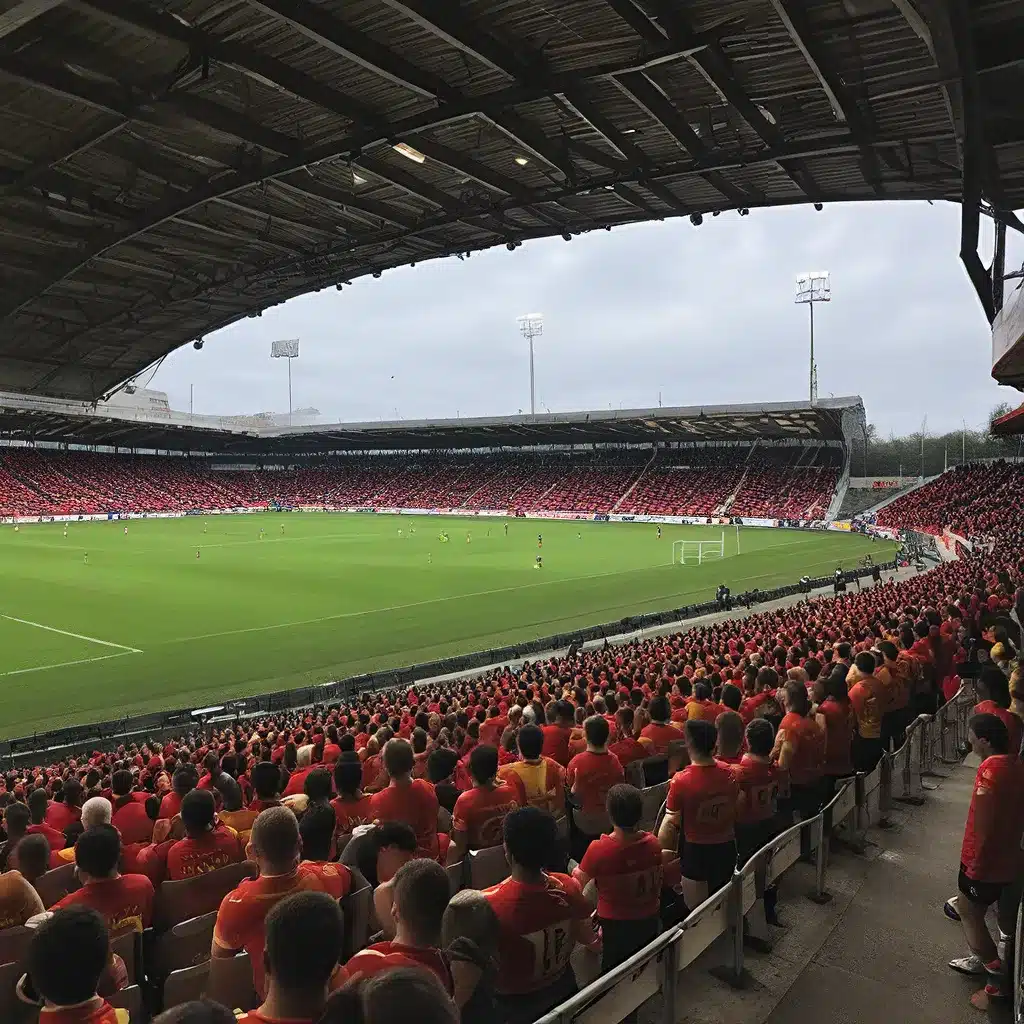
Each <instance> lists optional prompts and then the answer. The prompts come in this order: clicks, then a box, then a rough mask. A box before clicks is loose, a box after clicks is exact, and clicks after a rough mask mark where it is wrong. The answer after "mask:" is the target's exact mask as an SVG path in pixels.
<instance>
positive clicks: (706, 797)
mask: <svg viewBox="0 0 1024 1024" xmlns="http://www.w3.org/2000/svg"><path fill="white" fill-rule="evenodd" d="M717 739H718V734H717V732H716V731H715V727H714V726H713V725H712V724H711V723H710V722H706V721H704V719H702V718H693V719H690V720H689V721H688V722H687V723H686V749H687V752H688V753H689V755H690V764H689V765H688V766H687V767H686V768H684V769H683V770H682V771H681V772H676V774H675V775H674V776H673V777H672V781H671V782H670V783H669V787H668V799H667V800H666V802H665V810H666V814H665V820H664V821H663V822H662V825H661V831H660V832H659V833H658V838H659V839H660V840H661V846H662V849H664V850H671V851H675V850H677V849H678V850H679V861H680V865H679V866H680V871H681V872H682V875H683V877H684V878H689V879H691V880H693V881H696V882H707V886H708V894H709V895H710V894H711V893H714V892H717V891H718V890H719V889H721V888H722V886H723V885H725V884H727V883H728V881H729V879H730V878H732V873H733V869H734V868H735V866H736V833H735V825H736V805H737V801H738V799H739V792H740V787H739V784H738V783H737V782H736V780H735V779H734V778H733V776H732V774H731V772H730V771H729V768H728V766H726V765H721V764H719V763H718V762H717V761H716V760H715V756H714V750H715V743H716V742H717Z"/></svg>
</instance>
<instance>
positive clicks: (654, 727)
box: [640, 697, 683, 757]
mask: <svg viewBox="0 0 1024 1024" xmlns="http://www.w3.org/2000/svg"><path fill="white" fill-rule="evenodd" d="M647 713H648V714H649V715H650V716H651V724H650V725H645V726H644V727H643V729H642V730H641V731H640V742H641V743H642V744H643V745H644V746H645V747H647V756H648V757H660V756H662V755H663V754H667V753H668V745H669V744H670V743H671V742H673V740H681V739H682V738H683V734H682V733H681V732H680V731H679V730H678V729H677V728H676V727H675V726H674V725H672V724H670V723H671V720H672V709H671V707H670V706H669V703H668V698H667V697H655V698H654V700H652V701H651V703H650V704H649V705H648V707H647Z"/></svg>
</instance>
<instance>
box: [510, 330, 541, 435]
mask: <svg viewBox="0 0 1024 1024" xmlns="http://www.w3.org/2000/svg"><path fill="white" fill-rule="evenodd" d="M516 323H517V324H519V333H520V334H522V336H523V337H524V338H526V339H527V341H529V343H530V415H531V416H536V414H537V392H536V387H535V384H534V375H533V339H534V338H539V337H540V336H541V335H542V334H543V333H544V314H543V313H526V314H525V315H523V316H517V317H516Z"/></svg>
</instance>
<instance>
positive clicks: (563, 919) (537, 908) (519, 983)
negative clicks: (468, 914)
mask: <svg viewBox="0 0 1024 1024" xmlns="http://www.w3.org/2000/svg"><path fill="white" fill-rule="evenodd" d="M484 896H485V897H486V898H487V901H488V903H490V905H491V907H492V909H493V910H494V912H495V914H496V915H497V917H498V924H499V926H500V932H499V935H498V976H497V978H496V979H495V983H494V988H495V991H496V992H498V993H500V994H502V995H520V994H525V993H529V992H537V991H539V990H540V989H543V988H546V987H547V986H548V985H550V984H551V983H552V982H554V981H557V980H558V978H559V977H560V976H561V975H562V974H563V973H564V971H565V970H566V968H567V967H568V966H569V956H570V954H571V953H572V951H573V948H574V947H575V945H576V940H575V938H574V936H573V929H574V925H575V923H576V922H577V921H583V920H586V919H587V918H589V917H590V915H591V912H592V911H591V906H590V904H589V903H588V902H587V901H586V899H585V898H584V896H583V890H582V889H580V886H579V883H578V882H577V881H576V880H575V879H573V878H570V877H569V876H568V875H559V874H553V873H552V874H548V875H545V876H544V881H543V882H541V883H539V884H537V885H530V884H526V883H523V882H517V881H516V880H515V879H512V878H506V879H505V881H503V882H499V883H498V884H497V885H496V886H494V887H493V888H490V889H485V890H484Z"/></svg>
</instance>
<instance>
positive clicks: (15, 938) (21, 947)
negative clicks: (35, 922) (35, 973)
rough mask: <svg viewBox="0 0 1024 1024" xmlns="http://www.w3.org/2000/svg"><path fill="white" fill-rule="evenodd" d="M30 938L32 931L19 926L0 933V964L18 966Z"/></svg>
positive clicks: (5, 929) (26, 949)
mask: <svg viewBox="0 0 1024 1024" xmlns="http://www.w3.org/2000/svg"><path fill="white" fill-rule="evenodd" d="M31 938H32V929H31V928H26V927H25V926H24V925H21V924H19V925H17V926H16V927H15V928H4V929H3V930H2V931H0V964H20V963H21V961H22V958H23V957H24V955H25V953H26V952H27V951H28V944H29V940H30V939H31Z"/></svg>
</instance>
